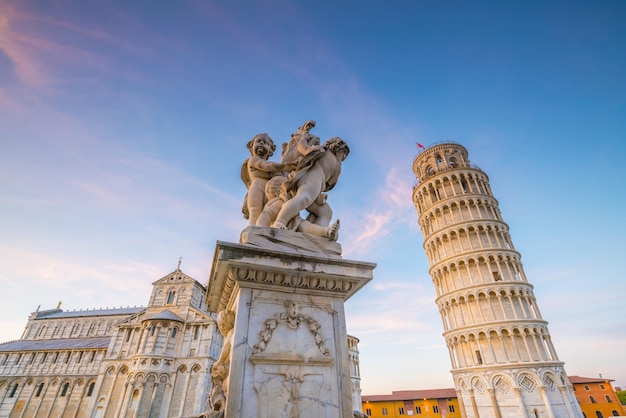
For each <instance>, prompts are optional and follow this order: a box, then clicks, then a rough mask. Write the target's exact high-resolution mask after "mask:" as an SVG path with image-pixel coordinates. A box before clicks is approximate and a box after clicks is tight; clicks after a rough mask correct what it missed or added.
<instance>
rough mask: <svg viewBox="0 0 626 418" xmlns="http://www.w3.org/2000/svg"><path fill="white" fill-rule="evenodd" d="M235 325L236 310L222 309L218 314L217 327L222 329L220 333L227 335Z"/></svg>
mask: <svg viewBox="0 0 626 418" xmlns="http://www.w3.org/2000/svg"><path fill="white" fill-rule="evenodd" d="M234 326H235V312H233V311H228V310H224V311H220V313H218V314H217V327H218V328H219V330H220V333H221V334H222V335H223V336H224V337H225V336H226V334H228V331H230V330H231V329H233V327H234Z"/></svg>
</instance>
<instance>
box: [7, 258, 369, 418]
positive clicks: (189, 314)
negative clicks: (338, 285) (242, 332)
mask: <svg viewBox="0 0 626 418" xmlns="http://www.w3.org/2000/svg"><path fill="white" fill-rule="evenodd" d="M152 285H153V287H152V294H151V295H150V299H149V301H148V304H147V306H145V307H133V308H131V307H128V308H112V309H108V308H107V309H89V310H80V311H64V310H62V309H61V308H60V306H58V307H57V308H56V309H49V310H38V311H37V312H33V313H32V314H31V315H30V317H29V318H28V322H27V324H26V327H25V329H24V333H23V335H22V337H21V338H20V339H19V340H16V341H10V342H6V343H3V344H0V417H24V418H27V417H28V418H30V417H72V418H80V417H163V418H165V417H190V416H198V415H200V414H202V413H203V412H204V411H205V410H206V408H207V400H208V397H209V393H210V390H211V374H210V369H211V365H212V364H213V362H214V361H215V359H216V358H217V357H218V356H219V353H220V350H221V347H222V342H223V337H222V335H221V334H220V333H219V331H218V330H217V323H216V316H217V315H216V313H214V312H209V311H207V309H206V302H205V295H206V291H207V289H206V288H205V286H203V285H202V284H200V283H199V282H198V281H196V280H195V279H193V278H192V277H190V276H188V275H186V274H185V273H183V272H182V271H181V270H180V269H179V268H177V269H176V270H175V271H173V272H172V273H170V274H168V275H166V276H165V277H162V278H161V279H159V280H157V281H156V282H154V283H153V284H152ZM357 342H358V340H357V339H356V338H353V337H349V340H348V344H349V347H350V362H351V371H352V375H353V382H354V384H355V388H356V392H355V397H356V400H355V402H357V403H356V404H357V405H360V396H359V392H358V382H359V379H358V349H357Z"/></svg>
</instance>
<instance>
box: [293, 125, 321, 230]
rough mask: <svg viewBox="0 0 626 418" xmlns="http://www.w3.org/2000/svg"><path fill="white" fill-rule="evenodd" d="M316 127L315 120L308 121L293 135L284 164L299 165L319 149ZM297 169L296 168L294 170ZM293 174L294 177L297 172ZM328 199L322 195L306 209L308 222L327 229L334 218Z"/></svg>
mask: <svg viewBox="0 0 626 418" xmlns="http://www.w3.org/2000/svg"><path fill="white" fill-rule="evenodd" d="M314 127H315V121H314V120H308V121H306V122H305V123H304V124H303V125H302V126H300V127H299V128H298V129H297V130H296V132H295V133H293V134H291V140H290V141H289V142H288V143H283V145H282V146H283V152H282V156H281V158H282V161H283V163H297V162H299V161H300V160H301V159H302V158H303V157H304V156H305V155H307V154H308V153H309V152H311V151H313V150H316V149H318V148H319V145H320V139H319V137H318V136H315V135H313V134H312V133H311V132H310V131H311V129H313V128H314ZM295 168H296V167H295V166H294V169H295ZM291 174H292V175H293V174H295V172H292V173H291ZM326 198H327V195H326V194H325V193H322V194H320V196H319V198H317V199H315V201H313V203H312V204H311V205H310V206H309V207H307V208H306V209H307V211H308V212H309V215H308V216H307V217H306V219H307V221H310V222H312V223H314V224H316V225H320V226H325V227H327V226H328V225H329V224H330V221H331V220H332V218H333V211H332V209H331V207H330V205H329V204H328V203H327V202H326Z"/></svg>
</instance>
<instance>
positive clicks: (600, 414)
mask: <svg viewBox="0 0 626 418" xmlns="http://www.w3.org/2000/svg"><path fill="white" fill-rule="evenodd" d="M596 417H597V418H604V415H602V412H600V411H596Z"/></svg>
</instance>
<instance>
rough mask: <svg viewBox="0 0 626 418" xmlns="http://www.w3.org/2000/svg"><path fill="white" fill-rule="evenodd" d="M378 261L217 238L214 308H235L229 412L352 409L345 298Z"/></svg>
mask: <svg viewBox="0 0 626 418" xmlns="http://www.w3.org/2000/svg"><path fill="white" fill-rule="evenodd" d="M281 232H291V231H281ZM374 267H375V265H374V264H373V263H362V262H357V261H349V260H342V259H336V258H329V257H316V256H305V255H302V254H300V253H297V252H278V251H271V250H267V249H263V248H259V247H255V246H252V245H245V244H231V243H218V245H217V248H216V257H215V260H214V265H213V270H212V273H211V277H210V280H209V290H208V292H209V293H208V295H207V297H208V304H209V309H212V310H223V309H229V310H232V311H234V312H235V313H236V317H235V327H234V339H233V343H232V355H231V364H230V376H229V379H228V388H227V393H228V399H227V401H226V416H227V417H231V416H232V417H242V418H253V417H273V418H274V417H275V418H281V417H284V418H290V417H293V416H298V417H301V418H306V417H311V418H313V417H315V418H317V417H352V416H353V415H352V414H353V406H352V390H351V386H352V385H351V380H350V367H349V357H348V346H347V339H348V337H347V333H346V322H345V313H344V302H345V300H346V299H347V298H348V297H350V296H351V295H352V294H354V293H355V292H356V291H357V290H358V289H360V288H361V287H362V286H363V285H365V284H366V283H367V282H369V281H370V280H371V279H372V270H373V269H374Z"/></svg>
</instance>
